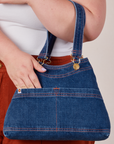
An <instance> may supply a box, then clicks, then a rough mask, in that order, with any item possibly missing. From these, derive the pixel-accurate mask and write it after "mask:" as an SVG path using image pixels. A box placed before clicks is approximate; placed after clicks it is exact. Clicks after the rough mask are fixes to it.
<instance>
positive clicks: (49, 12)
mask: <svg viewBox="0 0 114 144" xmlns="http://www.w3.org/2000/svg"><path fill="white" fill-rule="evenodd" d="M74 1H75V2H77V3H79V4H81V5H83V6H84V9H85V12H86V25H85V29H84V40H83V41H84V42H85V41H89V40H93V39H95V38H96V37H98V35H99V34H100V32H101V30H102V28H103V25H104V21H105V13H106V2H105V0H100V1H99V0H74ZM28 4H29V5H30V6H31V7H32V9H33V11H34V12H35V13H36V15H37V17H38V18H39V20H40V21H41V22H42V24H43V25H44V26H45V27H46V29H47V30H49V31H50V32H51V33H52V34H54V35H55V36H57V37H59V38H61V39H64V40H66V41H70V42H73V37H74V28H75V19H76V12H75V9H74V6H73V4H72V3H71V2H70V1H68V0H28Z"/></svg>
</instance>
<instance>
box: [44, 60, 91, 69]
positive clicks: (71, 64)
mask: <svg viewBox="0 0 114 144" xmlns="http://www.w3.org/2000/svg"><path fill="white" fill-rule="evenodd" d="M86 62H88V60H85V61H82V62H81V63H86ZM81 63H80V64H81ZM70 66H73V63H72V62H71V63H70V64H66V66H57V67H56V66H55V67H53V66H50V65H47V66H45V67H47V68H48V69H55V70H57V69H61V68H68V67H70Z"/></svg>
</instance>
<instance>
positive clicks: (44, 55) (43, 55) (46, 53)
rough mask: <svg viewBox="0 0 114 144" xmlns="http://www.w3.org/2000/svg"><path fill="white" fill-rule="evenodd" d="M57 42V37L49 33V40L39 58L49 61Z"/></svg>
mask: <svg viewBox="0 0 114 144" xmlns="http://www.w3.org/2000/svg"><path fill="white" fill-rule="evenodd" d="M55 40H56V36H54V35H53V34H51V33H50V32H49V31H47V40H46V42H45V45H44V47H43V49H42V50H41V52H40V54H39V56H38V58H40V59H47V60H49V58H50V55H51V52H52V49H53V45H54V43H55Z"/></svg>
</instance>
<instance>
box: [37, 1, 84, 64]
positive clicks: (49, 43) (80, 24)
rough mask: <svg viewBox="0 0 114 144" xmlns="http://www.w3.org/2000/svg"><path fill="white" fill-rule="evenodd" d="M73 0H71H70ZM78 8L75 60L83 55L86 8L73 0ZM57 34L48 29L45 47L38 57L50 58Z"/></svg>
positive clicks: (74, 44)
mask: <svg viewBox="0 0 114 144" xmlns="http://www.w3.org/2000/svg"><path fill="white" fill-rule="evenodd" d="M69 1H71V0H69ZM71 2H72V3H73V5H74V7H75V10H76V21H75V32H74V40H73V50H72V57H73V59H74V62H79V58H81V56H82V44H83V33H84V26H85V19H86V18H85V10H84V8H83V7H82V6H81V5H80V4H78V3H76V2H74V1H71ZM55 40H56V36H54V35H53V34H52V33H50V32H49V31H47V40H46V42H45V45H44V47H43V49H42V50H41V52H40V54H39V56H38V59H39V58H40V59H46V60H49V59H50V54H51V52H52V49H53V45H54V43H55Z"/></svg>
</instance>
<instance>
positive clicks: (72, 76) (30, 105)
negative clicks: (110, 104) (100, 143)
mask: <svg viewBox="0 0 114 144" xmlns="http://www.w3.org/2000/svg"><path fill="white" fill-rule="evenodd" d="M72 3H73V4H74V5H75V8H76V10H77V20H76V26H77V27H78V29H77V27H76V28H75V38H74V46H73V53H72V54H73V56H74V57H75V60H74V61H75V63H78V62H79V57H80V56H81V53H82V39H83V28H84V25H85V23H84V21H85V20H84V18H85V15H84V9H83V7H82V6H81V5H79V4H77V3H75V2H72ZM79 21H83V24H82V25H80V23H79ZM76 31H79V32H77V33H78V34H80V38H79V35H78V38H76V37H77V33H76ZM48 34H49V33H48ZM52 37H53V35H52V34H51V38H52ZM49 40H50V37H47V41H46V43H45V46H44V48H43V50H42V51H41V54H40V56H44V58H45V57H47V55H49V53H50V52H49V51H51V47H52V45H51V44H50V43H51V41H54V40H55V38H52V39H51V40H50V41H49ZM48 41H49V42H48ZM46 46H47V47H46ZM43 52H45V53H43ZM73 64H74V63H73V62H70V63H67V64H64V65H59V66H54V65H47V64H44V65H43V66H44V67H45V68H46V69H47V71H46V72H45V73H40V72H38V71H35V72H36V74H37V76H38V78H39V80H40V83H41V86H42V88H39V89H21V90H16V92H15V94H14V96H13V98H12V101H11V104H10V106H9V108H8V111H7V114H6V117H5V122H4V135H5V136H6V137H8V138H9V139H21V140H89V141H97V140H104V139H106V138H108V137H109V134H110V121H109V117H108V113H107V110H106V107H105V104H104V102H103V99H102V96H101V93H100V91H99V88H98V85H97V80H96V76H95V74H94V71H93V69H92V66H91V64H90V62H89V60H88V58H83V59H81V60H80V63H79V65H80V68H79V69H78V70H74V68H73Z"/></svg>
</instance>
